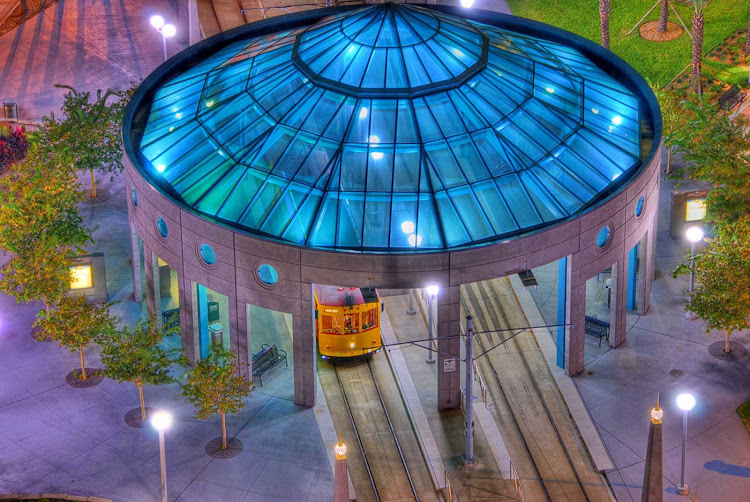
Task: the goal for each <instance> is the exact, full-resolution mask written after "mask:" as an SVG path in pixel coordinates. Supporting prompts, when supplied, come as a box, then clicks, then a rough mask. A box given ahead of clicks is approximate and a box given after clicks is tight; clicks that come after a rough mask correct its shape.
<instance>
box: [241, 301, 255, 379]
mask: <svg viewBox="0 0 750 502" xmlns="http://www.w3.org/2000/svg"><path fill="white" fill-rule="evenodd" d="M237 361H238V362H239V365H240V374H241V375H242V376H244V377H245V378H247V379H248V380H252V374H253V367H252V364H253V361H252V359H251V358H250V305H248V304H247V303H243V302H237Z"/></svg>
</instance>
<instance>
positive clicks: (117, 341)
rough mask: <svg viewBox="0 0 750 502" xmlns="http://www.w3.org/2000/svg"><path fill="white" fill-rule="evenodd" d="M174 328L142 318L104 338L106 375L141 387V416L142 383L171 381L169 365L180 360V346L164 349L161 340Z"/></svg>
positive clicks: (102, 354)
mask: <svg viewBox="0 0 750 502" xmlns="http://www.w3.org/2000/svg"><path fill="white" fill-rule="evenodd" d="M172 331H174V329H164V328H162V329H157V328H156V319H155V318H154V317H153V316H152V317H150V318H149V319H147V320H144V319H139V320H138V321H137V322H136V324H135V326H134V327H133V329H132V331H131V330H130V328H128V327H127V326H125V327H123V328H122V329H121V330H119V331H116V332H114V333H113V336H112V338H102V340H101V343H102V351H101V360H102V364H103V365H104V370H103V371H102V373H103V374H104V376H106V377H109V378H112V379H114V380H117V381H118V382H132V383H134V384H135V386H136V387H137V388H138V396H139V398H140V402H141V420H146V418H147V417H146V404H145V402H144V400H143V385H144V384H151V385H163V384H166V383H171V382H173V381H174V378H172V376H170V368H171V367H172V364H174V363H175V362H180V358H179V353H180V350H179V349H165V348H164V347H162V345H161V342H162V341H163V340H164V337H165V336H167V335H168V334H170V333H171V332H172Z"/></svg>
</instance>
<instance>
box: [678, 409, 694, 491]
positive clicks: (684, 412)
mask: <svg viewBox="0 0 750 502" xmlns="http://www.w3.org/2000/svg"><path fill="white" fill-rule="evenodd" d="M677 407H678V408H680V409H681V410H682V469H681V470H680V484H679V485H677V493H678V494H679V495H687V494H688V493H689V492H690V489H689V488H688V485H686V484H685V453H686V450H687V420H688V412H689V411H690V410H692V409H693V407H695V398H694V397H693V395H692V394H680V395H679V396H677Z"/></svg>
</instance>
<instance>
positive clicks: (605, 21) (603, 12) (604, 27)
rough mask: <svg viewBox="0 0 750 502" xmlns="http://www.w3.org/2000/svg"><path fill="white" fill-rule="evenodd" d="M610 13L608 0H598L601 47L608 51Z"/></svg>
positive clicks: (610, 5)
mask: <svg viewBox="0 0 750 502" xmlns="http://www.w3.org/2000/svg"><path fill="white" fill-rule="evenodd" d="M610 12H612V2H611V1H610V0H599V18H600V21H601V23H600V26H601V32H602V47H604V48H605V49H609V14H610Z"/></svg>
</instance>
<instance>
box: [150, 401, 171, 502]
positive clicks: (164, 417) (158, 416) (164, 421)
mask: <svg viewBox="0 0 750 502" xmlns="http://www.w3.org/2000/svg"><path fill="white" fill-rule="evenodd" d="M151 425H152V426H153V427H154V429H156V430H157V431H159V461H160V463H161V500H162V502H167V461H166V457H165V454H164V431H165V430H167V429H169V427H170V426H171V425H172V415H171V414H169V413H167V412H166V411H157V412H156V413H154V415H153V416H152V417H151Z"/></svg>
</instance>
